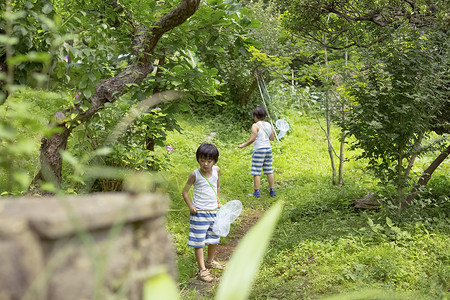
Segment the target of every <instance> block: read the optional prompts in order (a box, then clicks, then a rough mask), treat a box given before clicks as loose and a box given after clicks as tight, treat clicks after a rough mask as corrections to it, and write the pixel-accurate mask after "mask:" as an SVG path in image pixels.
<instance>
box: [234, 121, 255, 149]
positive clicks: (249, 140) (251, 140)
mask: <svg viewBox="0 0 450 300" xmlns="http://www.w3.org/2000/svg"><path fill="white" fill-rule="evenodd" d="M258 130H259V126H258V125H257V124H256V123H255V124H253V125H252V133H251V135H250V138H249V139H248V141H246V142H245V143H243V144H240V145H238V146H237V147H238V148H244V147H247V146H249V145H251V144H253V142H254V141H255V140H256V135H257V134H258Z"/></svg>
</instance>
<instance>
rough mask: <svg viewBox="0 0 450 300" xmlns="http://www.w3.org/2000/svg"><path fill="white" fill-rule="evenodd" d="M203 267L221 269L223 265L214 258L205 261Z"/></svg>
mask: <svg viewBox="0 0 450 300" xmlns="http://www.w3.org/2000/svg"><path fill="white" fill-rule="evenodd" d="M205 267H206V268H208V269H217V270H223V265H221V264H220V263H218V262H217V261H215V260H213V261H206V262H205Z"/></svg>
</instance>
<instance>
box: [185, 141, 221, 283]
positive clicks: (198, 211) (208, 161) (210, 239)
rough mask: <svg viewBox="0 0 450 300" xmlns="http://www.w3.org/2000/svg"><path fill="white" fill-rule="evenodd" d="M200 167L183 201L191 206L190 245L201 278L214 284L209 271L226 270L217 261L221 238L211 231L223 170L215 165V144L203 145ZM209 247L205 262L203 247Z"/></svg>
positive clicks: (199, 148) (200, 152)
mask: <svg viewBox="0 0 450 300" xmlns="http://www.w3.org/2000/svg"><path fill="white" fill-rule="evenodd" d="M196 158H197V162H198V164H199V168H198V169H196V170H194V171H193V172H192V173H191V174H190V175H189V178H188V180H187V182H186V185H185V186H184V188H183V192H182V195H183V199H184V201H185V202H186V204H187V206H188V207H189V211H190V212H191V215H190V226H189V241H188V244H187V245H188V246H190V247H193V248H194V250H195V258H196V260H197V263H198V267H199V272H198V277H199V279H201V280H203V281H205V282H212V281H213V280H214V278H213V277H212V275H211V273H210V272H209V270H208V269H223V266H222V265H221V264H219V263H218V262H217V261H215V260H214V258H215V255H216V250H217V245H218V244H219V240H220V237H219V235H217V234H216V233H215V232H213V231H212V228H213V225H214V221H215V220H216V215H217V211H215V209H217V208H219V207H220V206H221V205H220V204H219V199H218V194H219V192H220V184H219V175H220V169H219V167H218V166H215V164H216V163H217V161H218V160H219V150H217V148H216V146H214V145H212V144H206V143H205V144H201V145H200V147H198V149H197V153H196ZM191 186H194V197H193V199H192V202H191V200H190V199H189V194H188V192H189V189H190V188H191ZM205 245H208V256H207V259H206V262H205V260H204V255H203V247H204V246H205Z"/></svg>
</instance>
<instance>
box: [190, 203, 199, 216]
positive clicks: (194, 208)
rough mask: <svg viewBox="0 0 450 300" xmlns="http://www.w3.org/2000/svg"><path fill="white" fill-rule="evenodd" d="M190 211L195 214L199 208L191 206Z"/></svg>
mask: <svg viewBox="0 0 450 300" xmlns="http://www.w3.org/2000/svg"><path fill="white" fill-rule="evenodd" d="M189 211H190V212H191V213H193V214H196V213H197V207H195V206H194V205H190V206H189Z"/></svg>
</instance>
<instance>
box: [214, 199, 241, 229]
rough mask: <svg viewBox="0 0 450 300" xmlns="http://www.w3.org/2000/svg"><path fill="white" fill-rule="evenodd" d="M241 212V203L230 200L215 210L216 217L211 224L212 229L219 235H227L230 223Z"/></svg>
mask: <svg viewBox="0 0 450 300" xmlns="http://www.w3.org/2000/svg"><path fill="white" fill-rule="evenodd" d="M241 212H242V203H241V201H239V200H232V201H229V202H227V203H225V204H224V205H223V206H222V207H221V208H220V209H219V211H218V212H217V218H216V221H215V222H214V225H213V231H214V232H215V233H216V234H218V235H220V236H227V235H228V233H229V232H230V224H231V223H233V222H234V221H235V220H236V219H237V217H239V215H240V214H241Z"/></svg>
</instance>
